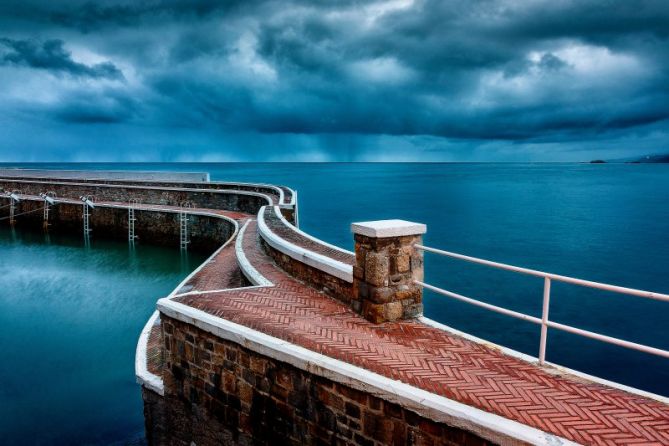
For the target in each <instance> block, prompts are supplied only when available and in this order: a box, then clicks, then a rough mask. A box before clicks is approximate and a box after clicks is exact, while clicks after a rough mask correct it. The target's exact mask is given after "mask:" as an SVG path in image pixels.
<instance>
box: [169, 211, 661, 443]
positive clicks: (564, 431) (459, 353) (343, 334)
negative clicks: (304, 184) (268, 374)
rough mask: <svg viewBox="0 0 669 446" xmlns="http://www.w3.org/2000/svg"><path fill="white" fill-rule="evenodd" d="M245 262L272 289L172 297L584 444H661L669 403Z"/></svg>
mask: <svg viewBox="0 0 669 446" xmlns="http://www.w3.org/2000/svg"><path fill="white" fill-rule="evenodd" d="M243 246H244V251H245V254H246V256H247V258H248V259H249V261H250V262H251V264H252V265H253V266H254V267H255V268H256V269H258V271H260V272H261V273H262V274H264V275H265V276H266V277H267V278H268V279H270V280H271V281H272V282H274V283H275V284H276V286H275V287H268V288H250V289H245V290H230V291H225V292H220V293H213V294H205V295H198V296H195V295H191V296H182V297H179V298H177V300H178V301H179V302H181V303H184V304H186V305H190V306H192V307H195V308H198V309H201V310H203V311H206V312H208V313H210V314H213V315H216V316H219V317H222V318H225V319H227V320H229V321H232V322H236V323H238V324H242V325H245V326H247V327H249V328H253V329H255V330H258V331H261V332H263V333H266V334H269V335H271V336H275V337H277V338H281V339H284V340H286V341H289V342H292V343H295V344H298V345H301V346H303V347H306V348H308V349H311V350H313V351H316V352H320V353H322V354H324V355H327V356H330V357H332V358H336V359H339V360H342V361H345V362H348V363H351V364H354V365H357V366H360V367H363V368H366V369H368V370H370V371H373V372H376V373H378V374H381V375H384V376H386V377H389V378H392V379H395V380H399V381H402V382H404V383H407V384H410V385H413V386H415V387H418V388H421V389H424V390H427V391H429V392H432V393H435V394H438V395H442V396H444V397H447V398H450V399H453V400H456V401H459V402H461V403H464V404H467V405H470V406H473V407H477V408H479V409H482V410H484V411H487V412H491V413H495V414H498V415H501V416H503V417H506V418H509V419H512V420H516V421H519V422H521V423H524V424H526V425H529V426H532V427H535V428H538V429H541V430H544V431H547V432H550V433H552V434H555V435H558V436H561V437H564V438H567V439H570V440H572V441H576V442H579V443H584V444H601V445H620V444H644V445H661V444H669V406H667V405H664V404H661V403H659V402H657V401H654V400H651V399H647V398H643V397H640V396H636V395H633V394H630V393H626V392H623V391H620V390H616V389H613V388H609V387H605V386H602V385H598V384H592V383H586V382H583V380H578V379H576V378H573V377H570V376H557V375H555V374H554V373H550V371H548V370H546V369H542V368H539V367H537V366H534V365H532V364H529V363H526V362H524V361H521V360H519V359H516V358H513V357H510V356H507V355H504V354H502V353H501V352H499V351H496V350H494V349H491V348H489V347H486V346H484V345H480V344H477V343H474V342H471V341H468V340H465V339H463V338H460V337H458V336H454V335H451V334H449V333H447V332H444V331H441V330H438V329H435V328H431V327H428V326H425V325H423V324H421V323H419V322H399V323H386V324H383V325H373V324H371V323H369V322H367V321H366V320H365V319H363V318H361V317H360V316H358V315H357V314H355V313H353V312H352V311H350V310H349V309H348V307H347V306H345V305H343V304H341V303H339V302H337V301H335V300H333V299H330V298H328V297H325V296H324V295H322V294H320V293H318V292H316V291H315V290H313V289H311V288H309V287H307V286H305V285H303V284H301V283H300V282H297V281H296V280H294V279H292V278H290V277H288V276H286V275H285V274H284V273H283V272H282V271H281V270H279V269H278V268H277V267H276V266H274V265H273V263H272V261H271V259H270V258H269V257H268V256H267V255H266V254H265V253H264V252H262V250H261V248H260V247H259V246H258V242H257V234H256V224H255V223H252V224H251V225H249V227H248V229H247V231H246V236H245V239H244V241H243Z"/></svg>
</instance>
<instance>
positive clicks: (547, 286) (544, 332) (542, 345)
mask: <svg viewBox="0 0 669 446" xmlns="http://www.w3.org/2000/svg"><path fill="white" fill-rule="evenodd" d="M550 301H551V279H549V278H548V277H544V302H543V308H542V310H541V339H540V341H539V365H544V363H545V362H546V340H547V337H548V325H547V323H548V309H549V307H550Z"/></svg>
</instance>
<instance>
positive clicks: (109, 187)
mask: <svg viewBox="0 0 669 446" xmlns="http://www.w3.org/2000/svg"><path fill="white" fill-rule="evenodd" d="M0 187H1V188H3V189H5V190H8V191H14V190H18V191H21V193H23V194H29V195H39V194H40V193H46V192H54V193H55V194H56V197H57V198H72V199H78V198H79V197H80V196H83V195H89V196H92V197H94V200H93V201H113V202H124V203H128V202H130V201H131V200H137V201H139V202H141V203H143V204H158V205H167V206H181V205H182V204H183V203H185V202H190V203H192V205H193V207H198V208H206V209H213V210H215V209H225V210H228V211H238V212H246V213H250V214H255V213H256V212H258V209H259V208H260V207H262V206H264V205H266V204H268V203H271V198H270V197H268V196H266V195H263V194H260V193H254V192H249V191H245V190H239V191H237V192H234V191H225V190H203V189H189V188H182V187H166V186H148V185H127V184H100V183H78V182H76V183H75V182H68V181H35V180H14V179H0Z"/></svg>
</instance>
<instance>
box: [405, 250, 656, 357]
mask: <svg viewBox="0 0 669 446" xmlns="http://www.w3.org/2000/svg"><path fill="white" fill-rule="evenodd" d="M415 248H416V249H420V250H422V251H426V252H431V253H434V254H439V255H443V256H446V257H450V258H453V259H459V260H464V261H467V262H472V263H477V264H479V265H485V266H489V267H492V268H497V269H502V270H506V271H512V272H515V273H520V274H527V275H530V276H535V277H541V278H543V279H544V292H543V305H542V312H541V317H540V318H539V317H535V316H530V315H528V314H524V313H520V312H518V311H513V310H509V309H508V308H503V307H499V306H497V305H492V304H489V303H486V302H482V301H480V300H476V299H472V298H471V297H466V296H463V295H461V294H457V293H454V292H452V291H448V290H444V289H442V288H438V287H436V286H433V285H429V284H427V283H424V282H421V281H419V280H416V281H415V282H416V283H417V284H418V285H420V286H422V287H423V288H425V289H428V290H430V291H434V292H435V293H438V294H441V295H443V296H447V297H450V298H452V299H456V300H459V301H461V302H466V303H468V304H471V305H475V306H477V307H481V308H485V309H486V310H490V311H494V312H496V313H500V314H504V315H507V316H511V317H515V318H517V319H521V320H524V321H528V322H532V323H533V324H537V325H540V326H541V337H540V340H539V364H541V365H543V364H544V363H545V361H546V343H547V340H548V328H549V327H550V328H555V329H557V330H562V331H566V332H568V333H572V334H575V335H578V336H583V337H586V338H590V339H596V340H598V341H602V342H607V343H609V344H614V345H618V346H621V347H625V348H629V349H632V350H637V351H641V352H645V353H650V354H653V355H657V356H663V357H665V358H669V351H667V350H662V349H659V348H655V347H650V346H647V345H643V344H638V343H636V342H630V341H625V340H623V339H619V338H614V337H612V336H606V335H603V334H600V333H595V332H592V331H588V330H583V329H580V328H576V327H572V326H570V325H565V324H560V323H558V322H555V321H551V320H550V319H549V318H548V313H549V309H550V298H551V281H558V282H564V283H570V284H573V285H578V286H582V287H588V288H595V289H598V290H604V291H611V292H614V293H620V294H627V295H631V296H638V297H644V298H647V299H655V300H659V301H664V302H669V295H667V294H662V293H653V292H650V291H643V290H637V289H634V288H625V287H621V286H616V285H609V284H605V283H599V282H592V281H589V280H582V279H576V278H573V277H568V276H561V275H559V274H552V273H546V272H543V271H537V270H533V269H528V268H521V267H518V266H513V265H507V264H505V263H498V262H492V261H490V260H483V259H479V258H476V257H470V256H466V255H462V254H456V253H454V252H449V251H444V250H441V249H436V248H430V247H428V246H423V245H418V244H417V245H415Z"/></svg>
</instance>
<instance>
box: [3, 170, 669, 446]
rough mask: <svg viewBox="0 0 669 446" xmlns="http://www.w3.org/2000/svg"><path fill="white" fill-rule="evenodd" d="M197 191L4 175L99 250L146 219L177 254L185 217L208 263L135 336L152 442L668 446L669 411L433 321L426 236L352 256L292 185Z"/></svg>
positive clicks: (153, 239) (406, 236) (403, 231)
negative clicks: (50, 199)
mask: <svg viewBox="0 0 669 446" xmlns="http://www.w3.org/2000/svg"><path fill="white" fill-rule="evenodd" d="M203 184H206V186H204V185H201V184H197V183H193V182H180V181H173V180H170V179H165V180H161V181H159V182H155V181H150V180H143V179H141V178H133V179H132V180H128V181H123V180H118V179H117V178H95V179H88V178H87V179H84V180H82V179H73V178H65V179H60V178H50V179H38V178H28V177H25V178H22V179H17V178H6V179H0V187H2V188H3V189H5V191H8V192H12V191H14V192H16V193H18V195H16V196H17V197H18V198H20V202H17V203H15V205H16V206H17V208H15V212H19V211H21V212H27V211H31V210H36V211H40V210H41V209H42V208H43V206H44V205H45V199H44V197H40V195H39V194H40V193H46V192H53V193H54V195H55V197H56V198H55V204H54V205H53V206H51V213H50V214H49V218H50V220H49V225H48V226H46V228H47V230H49V231H58V230H67V231H73V232H79V233H81V231H82V225H83V215H84V210H85V206H86V204H85V203H84V202H82V201H81V200H80V199H79V196H82V195H88V196H94V197H95V199H94V201H93V202H94V205H95V208H94V209H92V210H91V209H89V211H90V212H91V214H90V217H89V218H90V224H91V227H92V229H93V232H92V236H94V237H95V236H98V235H97V234H100V236H111V237H114V238H119V239H123V238H127V237H128V232H129V227H128V224H129V213H130V211H131V209H134V212H136V214H135V215H136V218H137V220H136V222H135V231H136V233H137V234H138V236H139V237H140V238H139V240H140V242H147V243H163V244H168V245H172V246H175V249H178V247H179V242H180V240H181V239H182V235H183V232H182V228H181V224H182V215H187V216H188V220H187V221H188V231H187V234H188V237H189V239H190V240H189V241H190V243H189V244H188V245H187V248H186V249H200V250H203V251H207V252H212V254H211V256H210V257H209V258H208V259H207V260H206V261H205V262H204V263H203V264H202V265H201V266H200V267H198V268H197V269H196V270H195V271H193V272H192V273H191V274H190V275H189V276H188V277H186V278H185V279H184V280H183V282H182V283H181V284H180V285H179V286H178V287H177V288H176V289H175V290H174V291H173V292H172V293H171V294H170V295H169V296H166V297H164V298H162V299H160V300H159V301H158V302H157V305H156V312H155V313H154V314H153V315H152V316H151V317H150V318H149V320H148V321H147V324H146V326H145V328H144V329H143V331H142V333H141V334H140V336H139V341H138V345H137V354H136V358H135V368H136V376H137V380H138V382H139V383H140V385H141V387H142V389H141V391H142V395H143V399H144V411H145V421H146V432H147V439H148V442H149V444H152V445H193V444H195V445H218V444H229V445H233V444H234V445H236V444H242V445H243V444H291V445H297V444H300V445H304V444H357V445H386V444H415V445H419V444H420V445H456V444H457V445H460V444H465V445H470V444H476V445H479V444H481V445H483V444H505V445H506V444H509V445H515V444H545V445H553V446H554V445H567V444H578V443H580V444H617V443H621V444H624V443H625V442H627V443H633V442H635V441H636V442H639V441H643V440H644V439H646V440H648V439H653V441H654V442H655V443H656V444H669V436H666V435H665V434H666V433H667V432H669V405H668V404H667V403H668V402H667V400H666V399H664V398H662V397H658V396H656V395H649V394H645V393H644V392H640V391H636V390H635V389H629V388H624V387H623V386H620V385H616V384H614V383H608V382H604V381H602V380H597V379H595V378H592V377H588V376H584V375H583V374H577V373H575V372H572V371H568V370H565V369H560V368H556V367H554V366H550V365H549V366H542V365H539V364H537V362H536V361H535V360H533V359H532V358H528V357H525V356H524V355H521V354H518V353H516V352H512V351H509V350H507V349H503V348H500V347H498V346H494V345H491V344H490V343H486V342H484V341H481V340H478V339H476V338H473V337H471V336H468V335H466V334H462V333H458V332H456V331H455V330H452V329H450V328H449V327H447V326H443V325H440V324H437V323H436V322H434V321H431V320H429V319H426V318H424V317H423V316H422V289H421V288H420V287H419V286H417V285H416V281H422V280H423V262H424V259H423V254H422V251H420V250H418V249H417V248H416V246H417V245H420V243H421V240H422V234H423V233H424V232H425V230H426V228H425V226H424V225H420V224H416V223H410V222H402V221H386V222H364V223H359V224H354V225H353V226H352V231H353V232H354V236H353V237H352V243H351V244H352V247H354V249H353V250H350V251H349V250H346V249H342V248H340V247H336V246H332V245H329V244H327V243H325V242H323V241H321V240H318V239H316V238H314V237H312V236H310V235H309V234H306V233H304V232H303V231H301V230H300V229H299V227H298V225H296V222H297V221H298V218H297V214H298V212H297V194H296V193H295V191H292V190H291V189H289V188H287V187H276V186H271V185H263V184H243V183H224V182H219V183H213V182H209V183H203ZM19 192H20V193H19ZM0 200H1V201H0V206H3V205H4V206H6V205H7V204H8V203H10V201H11V200H12V199H11V196H10V194H4V195H3V196H2V197H1V198H0ZM184 202H189V203H190V205H191V206H192V207H184V206H183V204H184ZM18 206H21V207H20V208H19V207H18ZM7 209H8V208H6V207H5V208H2V209H0V218H3V216H8V210H7ZM43 220H44V215H43V213H42V212H32V213H28V214H23V215H22V216H18V217H17V218H16V221H15V225H26V226H30V227H32V228H35V229H36V230H37V229H38V228H40V229H39V230H44V229H42V228H44V221H43ZM0 224H7V220H2V221H0ZM639 417H645V418H644V419H645V420H646V421H647V422H646V423H645V424H643V425H640V424H638V423H637V424H633V423H632V424H630V423H627V424H626V423H625V422H623V421H625V420H634V419H637V418H639ZM621 420H622V421H621ZM665 440H666V441H665Z"/></svg>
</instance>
